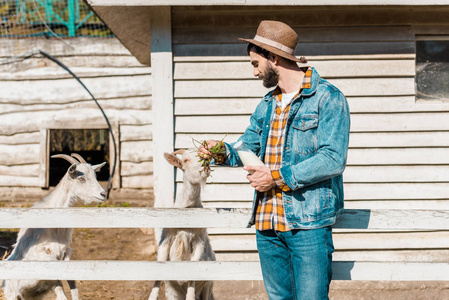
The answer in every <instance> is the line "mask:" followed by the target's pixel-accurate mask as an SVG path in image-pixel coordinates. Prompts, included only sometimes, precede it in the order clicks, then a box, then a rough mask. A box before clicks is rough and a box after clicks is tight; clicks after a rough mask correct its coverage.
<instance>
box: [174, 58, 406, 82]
mask: <svg viewBox="0 0 449 300" xmlns="http://www.w3.org/2000/svg"><path fill="white" fill-rule="evenodd" d="M308 64H309V65H310V66H312V67H314V68H315V69H316V70H317V71H318V73H319V74H320V75H321V77H323V78H346V77H348V78H353V77H410V76H415V61H414V60H411V59H408V60H344V61H342V60H326V61H311V60H309V62H308ZM174 78H175V80H189V79H196V80H199V79H208V80H211V79H226V80H228V79H251V78H254V75H253V67H252V65H251V64H250V61H249V57H248V58H247V60H246V61H244V62H184V63H182V62H178V63H176V64H175V69H174Z"/></svg>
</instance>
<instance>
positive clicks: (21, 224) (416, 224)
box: [0, 207, 449, 230]
mask: <svg viewBox="0 0 449 300" xmlns="http://www.w3.org/2000/svg"><path fill="white" fill-rule="evenodd" d="M250 213H251V211H250V209H226V208H188V209H182V208H179V209H178V208H115V207H114V208H109V207H108V208H85V207H84V208H1V209H0V228H33V227H34V228H153V227H155V228H157V227H159V228H160V227H165V228H245V227H246V225H247V224H248V220H249V217H250ZM448 220H449V211H448V210H402V209H401V210H394V209H390V210H370V209H347V210H345V212H344V213H343V214H342V215H341V216H340V217H339V218H338V221H337V223H336V224H335V225H334V226H333V227H334V228H346V229H373V230H383V229H388V230H449V221H448Z"/></svg>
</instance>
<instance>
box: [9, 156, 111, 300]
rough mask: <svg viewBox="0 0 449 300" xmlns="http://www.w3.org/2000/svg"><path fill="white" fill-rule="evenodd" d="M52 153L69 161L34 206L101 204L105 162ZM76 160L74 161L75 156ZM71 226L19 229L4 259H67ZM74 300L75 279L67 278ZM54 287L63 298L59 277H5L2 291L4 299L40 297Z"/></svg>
mask: <svg viewBox="0 0 449 300" xmlns="http://www.w3.org/2000/svg"><path fill="white" fill-rule="evenodd" d="M72 156H73V157H71V156H69V155H66V154H57V155H53V156H52V158H63V159H65V160H67V161H68V162H70V163H71V166H70V167H69V169H68V171H67V173H66V174H65V175H64V177H63V178H62V179H61V181H60V182H59V184H58V185H57V186H56V188H55V189H54V191H53V192H51V193H50V194H49V195H48V196H46V197H45V198H44V200H43V201H42V202H38V203H36V204H35V205H34V206H33V207H36V208H64V207H71V206H73V205H74V204H75V203H76V202H77V201H78V200H81V201H82V202H83V203H84V204H90V203H92V202H97V203H101V202H104V201H105V199H106V192H105V190H104V189H103V188H102V187H101V186H100V184H99V183H98V181H97V176H96V174H95V172H99V171H100V169H101V167H103V166H104V165H105V164H106V163H105V162H104V163H102V164H99V165H94V166H92V165H90V164H88V163H87V162H86V161H85V160H84V159H83V158H82V157H81V156H80V155H78V154H76V153H73V154H72ZM75 158H76V159H78V160H76V159H75ZM72 233H73V229H71V228H22V229H20V231H19V234H18V236H17V242H16V244H15V245H14V249H13V251H12V252H11V254H10V255H9V257H8V258H7V260H35V261H56V260H65V261H68V260H69V259H70V253H71V249H70V243H71V242H72ZM68 283H69V286H70V292H71V295H72V299H73V300H78V299H79V295H78V290H77V288H76V284H75V281H68ZM52 289H54V292H55V293H56V300H66V299H67V298H66V296H65V294H64V290H63V287H62V283H61V281H60V280H56V281H55V280H5V281H4V282H3V291H4V294H5V297H6V299H7V300H40V299H43V297H44V296H45V294H47V293H48V292H49V291H51V290H52Z"/></svg>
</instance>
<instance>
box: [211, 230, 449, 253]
mask: <svg viewBox="0 0 449 300" xmlns="http://www.w3.org/2000/svg"><path fill="white" fill-rule="evenodd" d="M223 234H224V235H211V236H210V241H211V244H212V248H213V249H214V251H217V252H240V251H244V252H245V251H256V250H257V246H256V238H255V236H254V235H253V234H252V235H243V234H240V235H235V236H232V237H230V236H229V234H228V233H227V232H225V231H224V232H223ZM333 242H334V246H335V249H336V250H339V251H355V250H358V251H361V252H363V251H368V250H370V251H372V250H386V249H390V250H394V249H398V250H401V249H447V248H448V246H449V232H448V231H441V232H428V231H426V232H395V233H388V232H374V233H372V232H362V233H339V232H336V231H334V234H333Z"/></svg>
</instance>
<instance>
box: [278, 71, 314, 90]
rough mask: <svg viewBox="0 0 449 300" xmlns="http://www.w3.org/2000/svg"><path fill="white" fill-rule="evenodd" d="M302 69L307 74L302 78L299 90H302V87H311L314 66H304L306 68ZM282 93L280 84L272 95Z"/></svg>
mask: <svg viewBox="0 0 449 300" xmlns="http://www.w3.org/2000/svg"><path fill="white" fill-rule="evenodd" d="M301 70H302V71H303V72H304V73H305V75H304V78H303V80H302V83H301V86H300V87H299V91H301V90H302V89H310V88H311V87H312V68H311V67H304V68H301ZM280 94H282V92H281V89H280V88H279V86H276V88H275V89H274V91H273V93H272V96H273V97H276V96H278V95H280ZM296 96H298V95H296ZM296 96H295V97H296Z"/></svg>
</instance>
